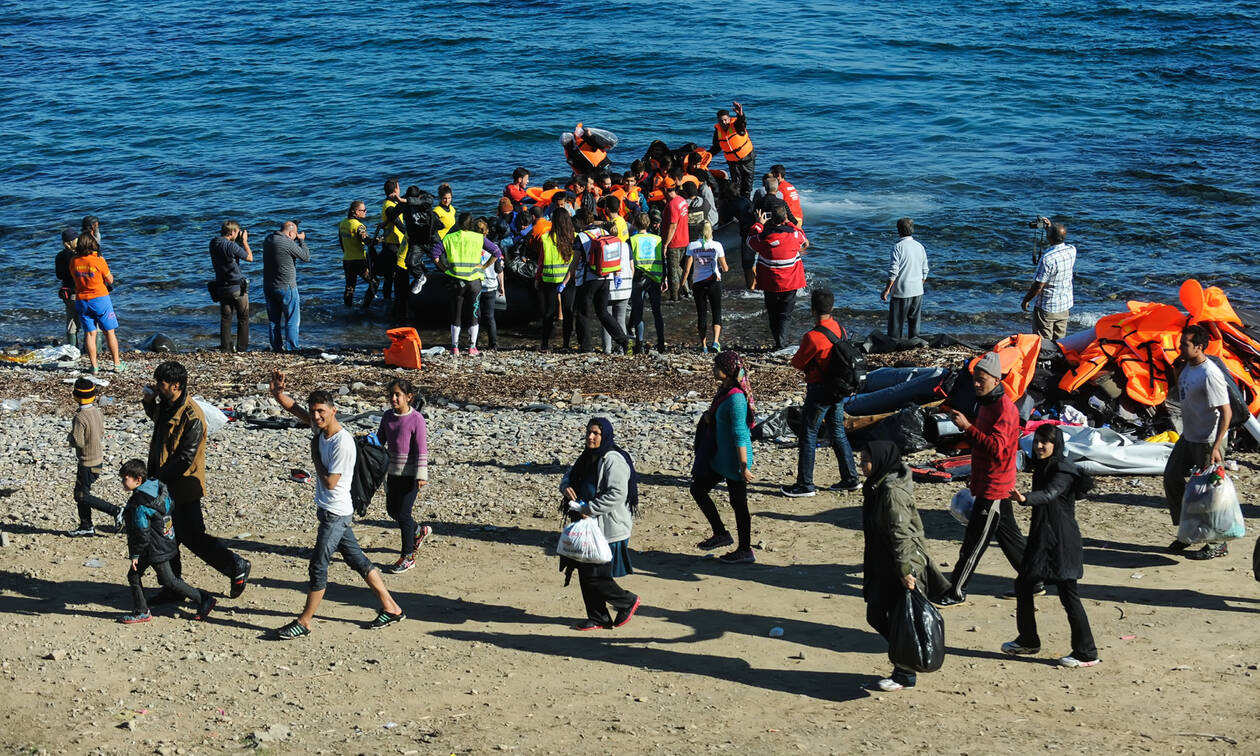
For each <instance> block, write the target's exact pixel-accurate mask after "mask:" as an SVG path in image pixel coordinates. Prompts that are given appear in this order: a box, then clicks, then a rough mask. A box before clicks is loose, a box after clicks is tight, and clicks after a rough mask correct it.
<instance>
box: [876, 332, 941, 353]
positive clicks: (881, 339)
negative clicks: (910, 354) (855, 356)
mask: <svg viewBox="0 0 1260 756" xmlns="http://www.w3.org/2000/svg"><path fill="white" fill-rule="evenodd" d="M927 345H928V343H927V342H926V341H924V340H923V339H920V338H918V337H915V338H913V339H899V338H893V337H892V336H889V335H888V334H887V333H884V332H883V331H871V332H870V333H868V334H867V335H866V341H865V342H864V343H863V344H862V347H863V349H864V350H865V351H866V353H867V354H888V353H889V352H904V351H907V350H909V349H922V348H923V347H926V346H927Z"/></svg>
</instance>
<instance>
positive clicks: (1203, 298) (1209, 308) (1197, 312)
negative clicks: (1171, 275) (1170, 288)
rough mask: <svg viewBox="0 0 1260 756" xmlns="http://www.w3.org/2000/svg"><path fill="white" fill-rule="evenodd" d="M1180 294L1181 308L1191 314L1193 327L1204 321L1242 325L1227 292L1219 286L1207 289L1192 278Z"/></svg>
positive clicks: (1183, 286)
mask: <svg viewBox="0 0 1260 756" xmlns="http://www.w3.org/2000/svg"><path fill="white" fill-rule="evenodd" d="M1178 294H1179V296H1180V298H1181V306H1182V307H1185V308H1186V312H1188V313H1190V323H1191V324H1192V325H1193V324H1196V323H1201V322H1203V321H1215V322H1220V323H1233V324H1234V325H1242V320H1241V319H1239V317H1238V313H1236V312H1234V308H1233V307H1232V306H1231V305H1230V303H1229V299H1228V298H1227V297H1226V296H1225V292H1223V291H1221V287H1219V286H1209V287H1208V288H1206V289H1205V288H1203V284H1201V283H1199V282H1198V281H1197V280H1195V279H1193V278H1191V279H1189V280H1188V281H1186V282H1185V283H1183V284H1182V285H1181V290H1180V291H1179V292H1178Z"/></svg>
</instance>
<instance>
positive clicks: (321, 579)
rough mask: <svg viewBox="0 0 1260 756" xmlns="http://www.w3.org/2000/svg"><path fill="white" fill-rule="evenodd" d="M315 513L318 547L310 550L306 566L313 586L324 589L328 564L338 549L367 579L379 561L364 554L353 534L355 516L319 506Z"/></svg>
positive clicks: (316, 544)
mask: <svg viewBox="0 0 1260 756" xmlns="http://www.w3.org/2000/svg"><path fill="white" fill-rule="evenodd" d="M315 516H316V518H317V519H318V520H319V531H318V532H317V533H316V534H315V548H314V549H312V550H311V561H310V564H309V565H308V567H307V572H308V573H309V575H310V578H311V580H310V583H309V588H310V590H311V591H312V592H314V591H322V590H324V589H325V588H327V587H328V564H329V562H331V561H332V555H333V554H334V553H335V552H338V551H339V552H341V556H342V558H343V559H345V560H346V565H347V566H349V567H350V569H352V570H354V571H355V572H357V573H359V574H360V575H362V576H363V577H364V579H367V576H368V574H370V573H371V572H372V570H374V569H376V565H374V564H372V562H371V561H370V560H369V559H368V558H367V556H366V555H364V553H363V549H362V548H360V546H359V541H358V539H356V538H355V537H354V529H353V528H352V527H351V526H352V525H353V522H354V517H353V516H351V515H335V514H333V513H332V512H329V511H328V510H327V509H323V508H317V509H316V510H315Z"/></svg>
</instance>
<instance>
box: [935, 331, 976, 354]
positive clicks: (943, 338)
mask: <svg viewBox="0 0 1260 756" xmlns="http://www.w3.org/2000/svg"><path fill="white" fill-rule="evenodd" d="M927 345H928V346H929V347H931V348H932V349H945V348H947V347H963V348H964V349H967V350H968V351H971V352H980V351H983V347H979V346H976V345H975V344H971V343H969V342H966V341H960V340H959V339H956V338H954V337H953V336H950V335H949V334H948V333H934V334H932V335H931V336H928V337H927Z"/></svg>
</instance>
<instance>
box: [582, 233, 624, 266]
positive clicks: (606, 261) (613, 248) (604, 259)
mask: <svg viewBox="0 0 1260 756" xmlns="http://www.w3.org/2000/svg"><path fill="white" fill-rule="evenodd" d="M587 250H588V251H587V258H586V262H587V264H588V265H589V266H590V268H591V270H593V271H597V272H598V273H599V275H601V276H606V275H608V274H609V273H620V272H621V258H622V256H623V255H624V254H625V251H626V247H625V245H624V244H622V243H621V239H620V238H618V237H616V236H613V235H612V234H607V235H604V236H593V237H591V243H590V246H589V247H588V248H587Z"/></svg>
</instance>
